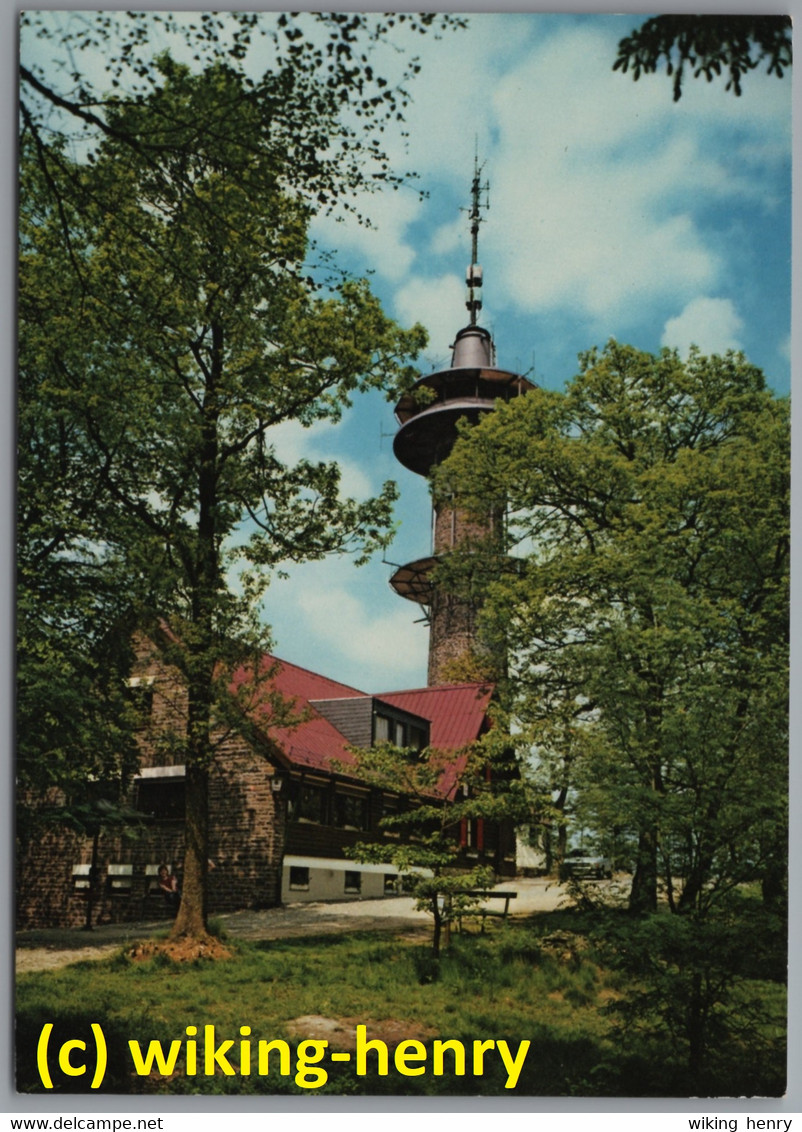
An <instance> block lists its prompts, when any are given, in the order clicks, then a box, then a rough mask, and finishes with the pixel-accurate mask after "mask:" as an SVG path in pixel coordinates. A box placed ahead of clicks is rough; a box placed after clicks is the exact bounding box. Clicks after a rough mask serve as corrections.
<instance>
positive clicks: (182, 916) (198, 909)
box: [170, 763, 209, 939]
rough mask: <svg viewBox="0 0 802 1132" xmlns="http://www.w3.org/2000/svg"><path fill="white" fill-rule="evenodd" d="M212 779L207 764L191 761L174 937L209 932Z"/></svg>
mask: <svg viewBox="0 0 802 1132" xmlns="http://www.w3.org/2000/svg"><path fill="white" fill-rule="evenodd" d="M208 782H209V773H208V771H207V769H206V768H205V767H198V766H193V765H191V764H190V763H187V778H186V791H187V797H186V816H185V820H184V842H185V845H184V875H183V880H182V889H181V903H180V904H179V907H178V914H177V916H176V918H175V923H174V925H173V929H172V931H171V932H170V938H171V939H178V938H187V937H191V938H193V939H201V938H203V936H205V935H206V934H207V931H206V873H207V862H208V852H209V846H208V837H209V822H208Z"/></svg>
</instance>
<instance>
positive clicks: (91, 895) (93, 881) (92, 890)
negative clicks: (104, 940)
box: [83, 827, 100, 932]
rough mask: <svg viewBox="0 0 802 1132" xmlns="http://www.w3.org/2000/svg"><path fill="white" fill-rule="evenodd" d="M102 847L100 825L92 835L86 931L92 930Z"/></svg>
mask: <svg viewBox="0 0 802 1132" xmlns="http://www.w3.org/2000/svg"><path fill="white" fill-rule="evenodd" d="M99 849H100V827H98V828H97V829H96V830H95V832H94V834H93V836H92V863H91V864H90V866H89V888H88V889H87V890H86V917H85V919H84V928H83V930H84V931H85V932H91V930H92V912H93V911H94V910H95V898H96V897H97V895H98V891H97V889H98V867H97V862H98V856H99Z"/></svg>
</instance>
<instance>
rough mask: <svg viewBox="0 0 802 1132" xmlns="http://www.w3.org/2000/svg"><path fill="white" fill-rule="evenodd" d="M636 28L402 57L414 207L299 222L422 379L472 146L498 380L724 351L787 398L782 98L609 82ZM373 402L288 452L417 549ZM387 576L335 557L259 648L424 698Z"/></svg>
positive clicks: (463, 242) (404, 552) (386, 415)
mask: <svg viewBox="0 0 802 1132" xmlns="http://www.w3.org/2000/svg"><path fill="white" fill-rule="evenodd" d="M637 20H638V17H637V16H603V15H585V16H578V15H575V16H562V15H556V16H555V15H542V14H503V15H474V16H471V17H470V20H469V27H468V29H467V30H466V31H461V32H458V33H455V34H453V35H450V36H448V37H446V38H445V39H443V40H440V41H439V42H436V41H434V40H427V42H425V43H424V44H423V46H422V47H421V42H419V43H418V44H417V45H416V47H417V49H418V50H420V53H421V58H422V62H423V70H422V72H421V74H420V75H419V76H418V78H417V79H416V80H415V83H414V86H413V88H412V91H413V98H414V102H413V105H412V106H411V108H410V111H409V114H408V130H409V140H408V148H407V150H406V152H404V151H403V150H402V149H401V147H400V145H399V148H398V150H397V152H396V153H395V154H394V156H396V159H397V163H398V164H399V166H401V165H403V166H405V167H408V168H411V169H414V170H416V171H417V172H418V174H419V175H420V184H421V186H422V187H423V188H425V189H426V190H427V192H428V193H429V198H428V200H425V201H423V202H419V201H418V200H417V198H416V196H415V194H414V193H413V192H412V191H408V192H400V193H388V194H386V195H384V196H382V197H379V198H375V199H373V200H371V201H369V202H368V204H367V209H368V212H369V214H370V215H371V216H372V218H373V220H374V224H375V228H374V229H370V230H365V229H359V228H358V227H356V226H355V225H348V224H345V225H343V224H338V225H336V226H335V225H334V224H333V223H330V222H329V221H326V220H321V221H319V222H318V223H317V224H316V225H315V227H314V235H315V237H316V238H317V239H318V240H319V241H320V243H321V245H323V246H325V247H330V248H334V249H336V251H337V253H338V256H339V259H340V262H341V263H342V264H343V265H344V266H347V267H348V268H350V269H351V270H353V271H355V272H357V273H363V272H367V271H370V272H371V273H372V275H371V278H372V280H373V285H374V289H375V290H376V291H377V293H378V294H379V295H380V296H381V298H382V300H383V301H384V303H385V305H386V308H387V310H388V312H389V313H391V314H392V315H394V316H395V317H396V318H397V319H399V320H400V321H401V322H404V323H407V324H408V323H411V322H414V321H421V322H423V323H424V325H426V326H427V327H428V329H429V333H430V342H429V347H428V349H427V351H426V359H425V361H424V364H423V366H422V369H423V370H429V369H432V368H437V367H438V366H439V365H442V364H443V363H445V364H447V362H448V359H449V356H450V351H449V346H450V344H451V342H453V336H454V334H455V332H456V331H457V330H458V329H459V328H460V327H461V326H462V325H464V324H465V321H466V312H465V309H464V306H463V303H464V297H465V296H464V290H465V288H464V284H463V278H464V269H465V266H466V264H467V263H468V262H469V260H470V235H469V230H468V221H467V218H466V216H465V213H464V212H462V211H461V209H462V208H464V207H465V206H466V205H467V204H468V203H469V191H470V182H471V176H472V169H473V159H474V149H475V146H476V145H477V144H478V149H479V154H480V159H481V160H482V161H483V162H484V176H485V177H486V178H487V179H488V180H489V182H490V208H489V211H488V212H487V215H486V219H485V221H484V222H483V224H482V227H481V231H480V243H479V261H480V263H481V264H482V266H483V268H484V276H485V285H484V300H485V307H484V310H483V312H482V320H481V321H482V322H483V323H484V324H485V325H486V326H488V328H489V329H491V330H492V331H493V333H494V336H495V338H496V345H497V349H498V357H499V364H501V365H503V366H504V367H505V368H510V369H516V370H521V371H530V370H531V368H532V366H533V365H534V374H533V376H534V378H535V380H536V381H537V382H538V383H539V384H541V385H544V386H546V387H548V388H555V389H559V388H562V386H563V385H564V383H565V382H566V381H567V380H568V379H570V378H571V377H572V376H573V375H574V374H575V373H576V372H577V365H576V360H577V354H578V353H579V352H580V351H583V350H585V349H587V348H588V347H590V346H592V345H603V344H604V342H606V341H607V339H608V338H610V337H615V338H618V339H619V340H620V341H625V342H630V343H632V344H633V345H635V346H637V347H639V348H641V349H645V350H649V351H657V350H659V349H660V347H661V346H663V345H670V346H676V347H677V348H679V349H680V350H681V351H685V350H687V348H688V346H689V345H690V343H691V342H693V343H696V344H697V345H698V346H699V347H700V348H701V349H702V350H703V351H704V352H709V353H712V352H721V351H723V350H726V349H728V348H730V347H732V348H736V349H743V350H744V352H745V353H746V355H747V357H748V358H749V360H750V361H752V362H753V363H755V364H756V365H759V366H760V367H761V368H763V369H764V371H765V373H766V375H767V377H768V379H769V382H770V384H771V385H772V387H773V388H774V389H775V390H776V391H777V392H778V393H781V394H784V393H787V392H788V391H789V387H790V326H791V309H790V279H791V232H790V223H791V221H790V207H791V201H790V189H791V133H790V128H791V127H790V113H791V84H790V80H783V81H778V80H777V79H775V78H769V77H767V76H764V75H763V74H758V73H753V74H751V75H749V76H748V77H747V80H746V82H745V84H744V94H743V96H742V97H741V98H740V99H738V98H735V97H733V96H732V95H731V94H727V93H725V91H724V89H723V88H724V83H723V82H722V83H720V84H719V83H713V84H707V83H706V82H704V81H702V82H693V81H691V82H687V83H686V85H685V92H684V94H683V97H682V99H681V101H680V102H679V103H678V104H677V103H674V102H673V101H672V90H671V83H670V81H669V80H668V79H667V78H666V77H665V76H664V75H656V76H651V77H646V78H642V79H641V80H640V81H639V82H638V83H634V82H633V81H632V79H631V78H630V77H629V76H621V75H620V74H618V73H613V71H612V63H613V60H614V59H615V54H616V45H617V42H618V40H619V38H620V37H621V36H622V35H624V34H626V33H627V32H628V31H629V30H630V29H631V27H632V26H634V24H635V23H636V22H637ZM394 427H395V425H394V419H393V415H392V409H391V406H388V405H387V404H386V403H385V402H383V401H382V400H381V399H380V398H371V399H366V400H365V401H364V402H363V403H362V404H359V405H358V406H356V407H355V408H354V410H353V412H352V413H350V414H349V415H348V417H347V419H346V420H345V421H344V422H343V423H342V424H341V425H340V426H339V427H338V428H336V429H321V430H320V431H319V432H317V433H315V434H311V433H303V431H302V430H300V429H296V430H289V431H290V435H289V436H288V437H287V440H288V443H289V447H288V451H294V452H296V453H300V452H304V453H306V454H309V453H313V454H316V455H321V456H330V457H336V458H338V459H340V460H341V462H342V464H343V469H344V478H345V482H346V484H347V485H350V486H352V487H353V489H354V490H355V491H357V492H358V491H359V490H364V489H366V488H367V489H370V488H372V489H373V490H376V489H377V488H378V486H379V484H380V483H381V482H382V481H383V480H384V479H386V478H394V479H396V480H397V482H398V483H399V486H400V488H401V501H400V504H399V506H398V512H397V516H398V519H399V522H400V529H399V533H398V535H397V537H396V540H395V543H394V545H393V547H392V548H391V550H390V551H389V553H388V555H387V558H388V559H389V560H390V561H392V562H393V563H403V562H406V561H408V560H410V559H413V558H416V557H418V556H420V555H423V554H426V553H428V552H429V550H430V542H431V536H430V509H429V502H428V495H427V490H426V485H425V482H424V481H423V480H421V479H420V477H418V476H415V475H413V474H412V473H411V472H407V471H406V470H405V469H404V468H402V467H401V466H400V465H398V464H396V463H395V461H394V459H393V456H392V438H391V434H392V432H393V430H394ZM391 572H392V567H390V566H387V565H384V564H382V563H381V562H374V563H372V564H371V565H369V566H367V567H363V568H361V569H359V570H355V569H354V568H353V567H352V566H351V565H350V564H349V563H347V562H345V561H336V562H331V561H329V562H327V563H323V564H316V565H314V566H308V567H304V568H301V569H300V570H295V571H294V572H293V575H292V577H291V579H290V580H289V581H287V582H280V581H276V582H275V583H274V584H273V586H272V587H271V589H270V591H269V592H268V596H267V601H266V616H267V618H268V620H269V621H270V623H271V624H272V625H273V628H274V631H275V638H276V650H277V652H278V653H279V655H281V656H284V657H286V658H287V659H289V660H293V661H296V662H297V663H300V664H304V665H307V666H309V667H313V668H318V669H319V670H322V671H326V672H329V673H332V674H335V675H337V676H338V677H339V678H340V679H344V680H346V681H348V682H351V683H355V684H356V685H357V686H359V687H363V688H365V689H366V690H369V691H377V690H381V689H390V688H396V687H403V686H408V685H410V686H411V685H415V684H419V683H424V682H425V671H426V648H427V633H426V629H425V626H423V625H422V624H416V618H417V617H419V614H420V610H419V607H417V606H415V605H414V604H412V603H410V602H406V601H403V600H402V599H401V598H398V597H397V596H396V595H395V594H394V593H393V591H392V590H391V589H390V588H389V585H388V577H389V575H390V573H391Z"/></svg>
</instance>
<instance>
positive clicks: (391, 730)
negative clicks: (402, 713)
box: [373, 712, 429, 751]
mask: <svg viewBox="0 0 802 1132" xmlns="http://www.w3.org/2000/svg"><path fill="white" fill-rule="evenodd" d="M373 742H374V743H392V744H393V745H394V746H396V747H412V748H413V749H414V750H416V751H422V750H423V748H424V747H426V746H428V744H429V735H428V731H427V728H426V727H423V726H421V725H420V724H417V723H413V722H412V721H411V720H404V719H399V718H397V717H396V716H392V715H385V714H383V713H382V712H376V714H375V715H374V717H373Z"/></svg>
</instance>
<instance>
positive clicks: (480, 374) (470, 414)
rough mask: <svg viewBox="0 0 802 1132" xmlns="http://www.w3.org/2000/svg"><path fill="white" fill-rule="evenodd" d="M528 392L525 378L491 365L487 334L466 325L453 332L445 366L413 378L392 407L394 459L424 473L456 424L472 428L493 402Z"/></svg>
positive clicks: (450, 440)
mask: <svg viewBox="0 0 802 1132" xmlns="http://www.w3.org/2000/svg"><path fill="white" fill-rule="evenodd" d="M533 388H534V386H533V384H532V382H531V381H529V380H528V379H527V378H525V377H522V376H521V375H520V374H517V373H513V372H512V371H511V370H506V369H499V368H498V367H497V366H496V365H495V350H494V348H493V342H492V339H491V337H490V334H489V332H488V331H487V330H485V329H484V328H483V327H481V326H475V325H472V326H466V327H465V328H464V329H463V330H460V332H459V333H458V334H457V337H456V341H455V342H454V346H453V353H452V358H451V366H450V368H449V369H444V370H438V371H436V372H435V373H430V374H427V375H426V376H424V377H421V378H419V379H418V380H417V381H416V382H415V384H414V386H413V387H412V389H410V390H409V392H408V393H405V394H404V396H403V397H402V398H401V400H400V401H399V402H398V404H397V405H396V407H395V415H396V419H397V420H398V423H399V425H400V426H401V427H400V428H399V430H398V432H397V433H396V436H395V440H394V441H393V452H394V453H395V456H396V459H397V460H399V462H400V463H402V464H403V465H404V467H405V468H409V470H410V471H412V472H417V473H418V474H419V475H422V476H425V475H428V474H429V472H430V471H431V470H432V468H433V467H434V466H435V465H437V464H439V463H440V462H441V461H442V460H444V459H445V458H446V457H447V456H448V454H449V453H450V452H451V449H452V448H453V446H454V442H455V440H456V438H457V421H459V420H462V419H467V420H469V421H470V422H471V423H472V424H475V423H476V422H477V421H478V420H479V419H480V418H481V416H482V415H483V414H484V413H488V412H490V411H492V409H493V406H494V404H495V402H496V401H497V400H498V399H501V400H503V401H509V400H511V399H512V398H513V397H519V396H520V395H521V394H523V393H527V392H528V391H529V390H530V389H533Z"/></svg>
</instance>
